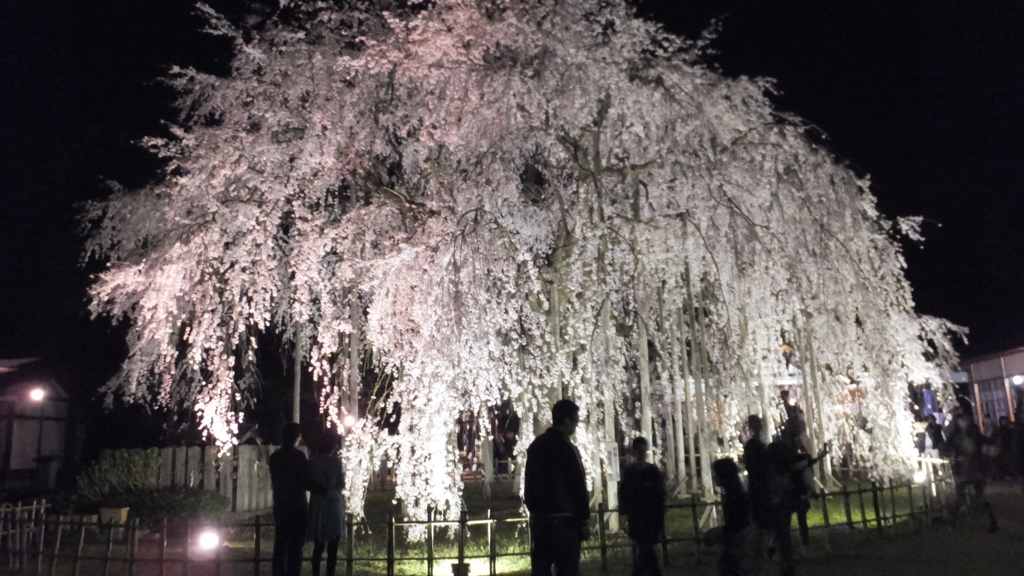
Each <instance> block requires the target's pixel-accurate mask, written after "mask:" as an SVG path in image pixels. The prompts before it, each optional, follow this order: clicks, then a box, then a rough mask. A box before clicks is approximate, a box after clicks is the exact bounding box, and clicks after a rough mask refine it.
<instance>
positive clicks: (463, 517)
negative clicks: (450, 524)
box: [459, 510, 468, 575]
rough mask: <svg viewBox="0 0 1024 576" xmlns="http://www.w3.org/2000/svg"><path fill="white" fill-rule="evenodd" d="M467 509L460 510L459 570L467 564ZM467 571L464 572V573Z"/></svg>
mask: <svg viewBox="0 0 1024 576" xmlns="http://www.w3.org/2000/svg"><path fill="white" fill-rule="evenodd" d="M467 520H468V518H467V514H466V511H465V510H461V511H459V570H463V569H464V568H463V567H464V566H465V564H466V522H467ZM464 574H465V572H463V575H464Z"/></svg>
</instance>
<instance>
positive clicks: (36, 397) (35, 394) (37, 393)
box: [28, 388, 46, 402]
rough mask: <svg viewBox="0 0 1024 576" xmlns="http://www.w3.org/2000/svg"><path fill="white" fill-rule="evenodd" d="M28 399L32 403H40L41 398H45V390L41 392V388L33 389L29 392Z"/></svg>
mask: <svg viewBox="0 0 1024 576" xmlns="http://www.w3.org/2000/svg"><path fill="white" fill-rule="evenodd" d="M28 398H29V400H31V401H33V402H42V401H43V398H46V390H43V389H42V388H33V389H32V390H29V393H28Z"/></svg>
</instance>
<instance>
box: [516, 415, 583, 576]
mask: <svg viewBox="0 0 1024 576" xmlns="http://www.w3.org/2000/svg"><path fill="white" fill-rule="evenodd" d="M551 421H552V426H551V427H550V428H548V429H547V430H546V431H545V432H544V433H543V434H541V435H540V436H538V437H537V438H536V439H535V440H534V441H533V443H532V444H530V447H529V448H528V449H527V450H526V472H525V479H524V480H525V486H524V487H523V492H524V493H523V499H524V500H525V501H526V508H527V510H529V511H530V535H531V547H530V564H531V567H532V572H531V574H532V576H551V568H552V567H554V569H555V573H556V574H558V576H579V573H580V547H581V544H582V542H583V541H584V540H587V539H588V538H590V524H589V522H590V500H589V498H588V496H587V479H586V475H585V473H584V471H583V461H582V460H581V459H580V453H579V450H577V449H576V446H575V445H573V443H572V441H570V440H569V438H570V437H571V436H572V435H573V433H575V432H576V426H577V425H578V424H579V422H580V408H579V406H577V405H576V404H575V403H574V402H573V401H571V400H559V401H558V402H555V405H554V406H552V407H551Z"/></svg>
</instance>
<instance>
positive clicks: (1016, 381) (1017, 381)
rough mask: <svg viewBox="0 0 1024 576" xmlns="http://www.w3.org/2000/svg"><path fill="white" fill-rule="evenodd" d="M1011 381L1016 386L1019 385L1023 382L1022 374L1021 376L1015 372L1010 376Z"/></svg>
mask: <svg viewBox="0 0 1024 576" xmlns="http://www.w3.org/2000/svg"><path fill="white" fill-rule="evenodd" d="M1012 381H1013V383H1014V384H1016V385H1017V386H1020V385H1021V384H1024V376H1021V375H1020V374H1017V375H1016V376H1014V377H1013V378H1012Z"/></svg>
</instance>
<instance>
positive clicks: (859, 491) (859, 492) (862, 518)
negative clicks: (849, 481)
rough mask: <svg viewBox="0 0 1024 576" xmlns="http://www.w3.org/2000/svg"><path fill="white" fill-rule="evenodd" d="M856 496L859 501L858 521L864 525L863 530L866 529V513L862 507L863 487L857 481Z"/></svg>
mask: <svg viewBox="0 0 1024 576" xmlns="http://www.w3.org/2000/svg"><path fill="white" fill-rule="evenodd" d="M857 496H859V499H860V521H861V523H862V524H864V529H865V530H867V529H868V511H867V508H865V506H864V487H863V486H861V483H860V480H858V481H857Z"/></svg>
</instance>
